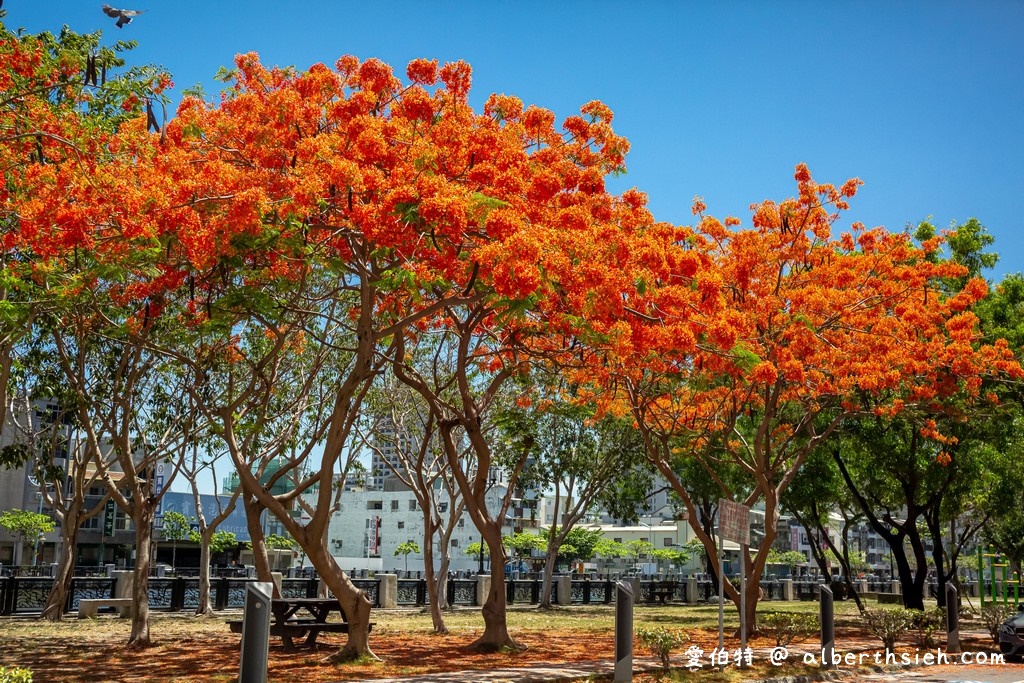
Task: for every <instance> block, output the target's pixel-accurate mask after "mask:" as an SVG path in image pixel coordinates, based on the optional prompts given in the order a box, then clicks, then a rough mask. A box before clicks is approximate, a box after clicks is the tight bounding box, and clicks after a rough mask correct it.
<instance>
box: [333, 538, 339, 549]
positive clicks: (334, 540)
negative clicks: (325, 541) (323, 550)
mask: <svg viewBox="0 0 1024 683" xmlns="http://www.w3.org/2000/svg"><path fill="white" fill-rule="evenodd" d="M331 545H332V546H334V547H335V548H340V547H341V539H340V538H332V539H331Z"/></svg>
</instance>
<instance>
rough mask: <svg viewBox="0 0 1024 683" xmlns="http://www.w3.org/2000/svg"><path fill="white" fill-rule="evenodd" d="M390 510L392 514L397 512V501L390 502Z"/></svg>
mask: <svg viewBox="0 0 1024 683" xmlns="http://www.w3.org/2000/svg"><path fill="white" fill-rule="evenodd" d="M391 510H392V512H394V511H397V510H398V501H397V500H393V501H391Z"/></svg>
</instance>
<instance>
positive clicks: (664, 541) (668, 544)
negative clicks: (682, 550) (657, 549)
mask: <svg viewBox="0 0 1024 683" xmlns="http://www.w3.org/2000/svg"><path fill="white" fill-rule="evenodd" d="M661 542H662V544H663V545H664V546H665V547H666V548H671V547H672V545H673V544H672V539H671V538H668V537H665V538H663V539H661Z"/></svg>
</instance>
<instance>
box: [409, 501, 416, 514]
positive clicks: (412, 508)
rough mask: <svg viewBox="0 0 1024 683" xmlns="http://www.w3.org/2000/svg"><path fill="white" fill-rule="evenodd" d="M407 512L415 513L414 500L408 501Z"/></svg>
mask: <svg viewBox="0 0 1024 683" xmlns="http://www.w3.org/2000/svg"><path fill="white" fill-rule="evenodd" d="M409 512H416V501H415V500H410V501H409Z"/></svg>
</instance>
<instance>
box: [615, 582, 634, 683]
mask: <svg viewBox="0 0 1024 683" xmlns="http://www.w3.org/2000/svg"><path fill="white" fill-rule="evenodd" d="M632 680H633V586H632V584H630V583H629V582H627V581H619V582H617V583H616V584H615V677H614V683H630V682H631V681H632Z"/></svg>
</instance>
